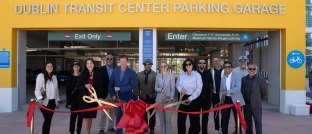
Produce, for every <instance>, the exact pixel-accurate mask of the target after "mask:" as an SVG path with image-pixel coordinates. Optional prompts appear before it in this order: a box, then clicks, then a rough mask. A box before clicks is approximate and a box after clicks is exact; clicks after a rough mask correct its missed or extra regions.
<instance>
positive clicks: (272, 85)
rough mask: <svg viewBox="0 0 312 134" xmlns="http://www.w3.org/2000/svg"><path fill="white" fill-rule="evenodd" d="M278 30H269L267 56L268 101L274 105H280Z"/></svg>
mask: <svg viewBox="0 0 312 134" xmlns="http://www.w3.org/2000/svg"><path fill="white" fill-rule="evenodd" d="M280 44H281V41H280V32H279V31H276V32H269V46H268V58H269V59H270V64H268V81H269V88H268V103H269V104H271V105H274V106H280V89H281V84H280V83H281V61H280V57H281V54H280V51H281V45H280Z"/></svg>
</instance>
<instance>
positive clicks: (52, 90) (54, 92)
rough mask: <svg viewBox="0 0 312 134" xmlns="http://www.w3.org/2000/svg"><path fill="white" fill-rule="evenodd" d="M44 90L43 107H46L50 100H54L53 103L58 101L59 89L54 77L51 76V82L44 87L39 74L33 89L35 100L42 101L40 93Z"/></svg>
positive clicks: (42, 77) (42, 76)
mask: <svg viewBox="0 0 312 134" xmlns="http://www.w3.org/2000/svg"><path fill="white" fill-rule="evenodd" d="M44 89H45V90H46V95H47V96H46V98H45V99H44V100H43V105H44V106H47V105H48V103H49V100H50V99H55V101H59V100H60V98H59V89H58V83H57V79H56V76H55V75H53V76H52V80H48V81H47V83H46V86H44V75H43V73H40V74H39V75H38V76H37V79H36V88H35V96H36V98H37V100H40V99H42V98H43V97H42V95H41V92H42V91H43V90H44Z"/></svg>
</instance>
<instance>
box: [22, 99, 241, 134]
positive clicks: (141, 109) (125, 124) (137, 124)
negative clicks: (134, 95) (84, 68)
mask: <svg viewBox="0 0 312 134" xmlns="http://www.w3.org/2000/svg"><path fill="white" fill-rule="evenodd" d="M115 105H117V106H120V107H122V108H123V111H124V113H123V116H122V117H121V119H120V121H119V123H118V125H117V128H126V132H127V133H129V134H143V133H144V130H146V129H148V125H147V123H146V122H145V119H144V114H145V112H146V109H147V107H149V105H150V104H147V103H145V102H143V101H142V100H138V101H133V100H130V101H129V103H116V104H115ZM36 106H38V107H39V108H41V109H44V110H46V111H49V112H58V113H80V112H90V111H96V110H102V109H110V108H114V107H112V106H108V105H104V106H100V107H95V108H89V109H83V110H75V111H61V110H51V109H49V108H46V107H44V106H42V105H40V104H38V103H36V102H34V101H32V102H30V103H29V105H28V108H27V113H26V126H27V127H30V124H31V119H32V118H33V115H34V111H35V107H36ZM233 106H235V108H236V111H237V114H238V118H239V120H240V123H241V125H242V127H243V128H244V129H245V130H246V129H247V124H246V122H245V119H244V117H243V114H242V110H241V106H240V103H239V102H237V103H235V104H225V105H221V106H218V107H216V108H213V109H210V110H206V111H201V112H185V111H180V110H177V109H173V108H164V107H163V106H161V105H156V106H155V107H154V108H158V109H163V110H168V111H173V112H179V113H185V114H204V113H209V112H213V111H218V110H222V109H227V108H231V107H233Z"/></svg>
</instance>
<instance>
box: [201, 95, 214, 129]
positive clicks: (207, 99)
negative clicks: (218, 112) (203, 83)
mask: <svg viewBox="0 0 312 134" xmlns="http://www.w3.org/2000/svg"><path fill="white" fill-rule="evenodd" d="M199 99H200V101H199V104H200V109H201V110H202V111H206V110H209V109H210V107H211V96H210V95H205V96H202V95H201V96H199ZM208 119H209V113H206V114H203V115H202V119H201V121H202V122H201V123H202V124H201V129H202V131H201V132H202V134H208V130H207V129H208Z"/></svg>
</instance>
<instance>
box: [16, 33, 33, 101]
mask: <svg viewBox="0 0 312 134" xmlns="http://www.w3.org/2000/svg"><path fill="white" fill-rule="evenodd" d="M17 45H18V47H17V48H18V53H17V56H18V58H17V64H18V65H17V67H18V69H17V75H18V76H17V79H18V80H17V82H18V83H17V90H18V104H19V105H22V104H26V103H27V102H28V101H30V100H26V67H27V65H26V61H27V52H26V46H27V34H26V31H19V32H18V43H17Z"/></svg>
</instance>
